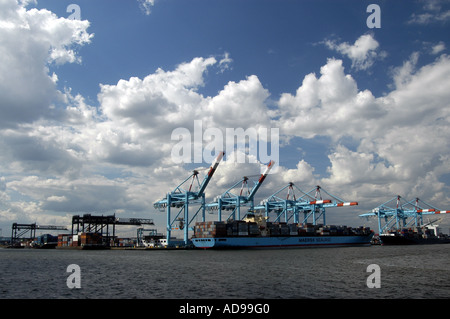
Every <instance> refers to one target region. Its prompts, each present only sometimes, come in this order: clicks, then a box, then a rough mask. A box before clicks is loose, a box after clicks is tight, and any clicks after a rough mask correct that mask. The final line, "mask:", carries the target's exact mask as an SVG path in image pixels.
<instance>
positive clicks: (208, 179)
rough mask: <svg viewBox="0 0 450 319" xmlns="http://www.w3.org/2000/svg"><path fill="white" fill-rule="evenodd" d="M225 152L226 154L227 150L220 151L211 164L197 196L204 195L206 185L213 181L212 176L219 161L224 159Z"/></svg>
mask: <svg viewBox="0 0 450 319" xmlns="http://www.w3.org/2000/svg"><path fill="white" fill-rule="evenodd" d="M224 154H225V152H220V153H219V155H217V157H216V159H215V160H214V162H213V163H212V164H211V167H210V168H209V171H208V174H206V176H205V179H204V180H203V182H202V184H201V185H200V189H199V190H198V192H197V195H196V196H197V198H198V197H200V196H202V194H203V192H204V191H205V189H206V186H208V183H209V182H210V181H211V178H212V177H213V175H214V173H215V171H216V169H217V166H219V163H220V161H221V160H222V158H223V155H224Z"/></svg>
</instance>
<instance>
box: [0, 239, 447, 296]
mask: <svg viewBox="0 0 450 319" xmlns="http://www.w3.org/2000/svg"><path fill="white" fill-rule="evenodd" d="M70 264H77V265H79V266H80V271H81V276H80V278H81V288H80V289H69V288H68V287H67V278H68V277H69V276H70V274H71V273H68V272H67V266H68V265H70ZM370 264H377V265H379V266H380V271H381V272H380V275H381V276H380V283H381V287H380V288H368V287H367V278H368V277H369V276H370V275H371V272H367V267H368V266H369V265H370ZM0 271H1V277H0V278H1V279H0V299H9V298H14V299H40V298H45V299H87V298H89V299H104V298H108V299H115V298H118V299H143V298H146V299H147V298H150V299H164V298H175V299H200V298H201V299H210V298H211V299H223V298H226V299H240V298H251V299H260V298H266V299H294V298H295V299H297V298H302V299H303V298H314V299H317V298H320V299H321V298H339V299H347V298H358V299H367V298H370V299H372V298H389V299H392V298H393V299H396V298H420V299H436V298H438V299H441V298H443V299H448V298H450V245H429V246H372V247H346V248H312V249H292V250H239V251H233V250H228V251H214V250H180V251H174V250H169V251H160V250H159V251H138V250H105V251H80V250H61V249H54V250H33V249H0Z"/></svg>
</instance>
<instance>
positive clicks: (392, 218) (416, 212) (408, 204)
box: [359, 195, 450, 234]
mask: <svg viewBox="0 0 450 319" xmlns="http://www.w3.org/2000/svg"><path fill="white" fill-rule="evenodd" d="M393 202H395V206H394V207H391V206H389V205H392V204H391V203H393ZM446 213H450V211H448V210H440V209H438V208H436V207H434V206H432V205H430V204H427V203H425V202H424V201H422V200H420V199H419V198H415V199H414V200H411V201H405V200H403V198H402V197H401V196H400V195H397V196H396V197H394V198H392V199H390V200H388V201H387V202H385V203H383V204H381V205H380V206H377V207H375V208H374V209H372V211H371V212H370V213H366V214H361V215H359V216H360V217H367V218H369V217H377V219H378V231H379V234H384V233H387V232H389V231H391V230H392V229H400V228H401V227H408V226H411V225H412V224H413V223H414V226H416V227H419V226H423V215H432V214H446ZM383 222H384V223H383Z"/></svg>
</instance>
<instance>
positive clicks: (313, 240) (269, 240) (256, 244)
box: [192, 233, 374, 249]
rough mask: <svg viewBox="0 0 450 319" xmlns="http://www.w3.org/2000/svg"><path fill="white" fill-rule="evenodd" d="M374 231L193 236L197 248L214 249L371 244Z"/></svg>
mask: <svg viewBox="0 0 450 319" xmlns="http://www.w3.org/2000/svg"><path fill="white" fill-rule="evenodd" d="M373 235H374V234H373V233H370V234H368V235H354V236H353V235H350V236H277V237H271V236H260V237H243V236H235V237H209V238H192V243H193V244H194V246H195V247H196V248H204V249H206V248H212V249H242V248H245V249H249V248H251V249H258V248H260V249H267V248H306V247H343V246H370V241H371V239H372V237H373Z"/></svg>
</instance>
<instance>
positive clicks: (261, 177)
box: [248, 161, 275, 201]
mask: <svg viewBox="0 0 450 319" xmlns="http://www.w3.org/2000/svg"><path fill="white" fill-rule="evenodd" d="M274 164H275V161H270V162H269V164H268V165H267V167H266V169H265V170H264V173H262V174H261V176H260V177H259V180H258V182H257V183H256V185H255V186H254V187H253V189H252V191H251V192H250V194H249V195H248V200H249V201H251V200H252V199H253V197H254V196H255V194H256V192H257V191H258V189H259V188H260V187H261V184H262V183H263V182H264V180H265V179H266V176H267V175H268V174H269V172H270V170H271V169H272V167H273V165H274Z"/></svg>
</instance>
